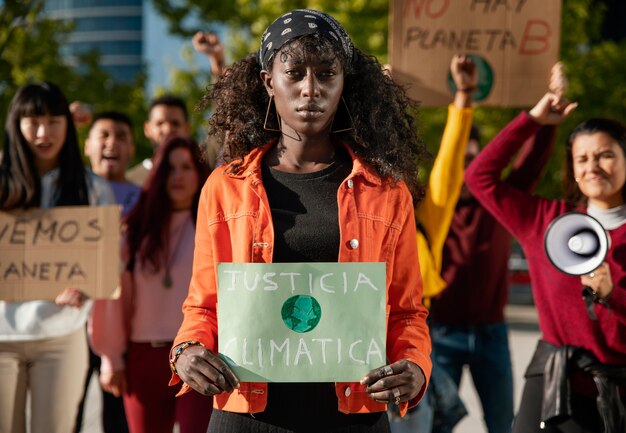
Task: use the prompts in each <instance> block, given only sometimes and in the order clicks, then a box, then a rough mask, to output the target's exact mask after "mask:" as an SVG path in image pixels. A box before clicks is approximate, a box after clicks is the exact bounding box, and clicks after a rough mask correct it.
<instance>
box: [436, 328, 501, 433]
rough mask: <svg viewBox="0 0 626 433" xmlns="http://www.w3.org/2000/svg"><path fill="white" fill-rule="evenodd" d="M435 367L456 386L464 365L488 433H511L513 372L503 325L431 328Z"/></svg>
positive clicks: (459, 380)
mask: <svg viewBox="0 0 626 433" xmlns="http://www.w3.org/2000/svg"><path fill="white" fill-rule="evenodd" d="M430 335H431V338H432V343H433V353H432V358H433V360H434V363H435V364H437V365H439V366H440V367H441V368H442V369H444V370H445V371H446V372H447V373H448V375H449V376H450V377H451V378H452V380H453V381H454V382H455V383H456V384H457V386H458V385H459V383H460V382H461V375H462V373H463V367H464V366H465V365H467V366H468V367H469V371H470V373H471V375H472V380H473V382H474V386H475V387H476V392H477V393H478V397H479V398H480V402H481V404H482V407H483V413H484V418H485V424H486V425H487V430H488V431H489V433H510V432H511V424H512V422H513V371H512V367H511V355H510V352H509V343H508V327H507V325H506V323H492V324H484V325H450V326H446V325H437V324H431V325H430Z"/></svg>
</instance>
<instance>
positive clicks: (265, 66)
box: [170, 10, 431, 433]
mask: <svg viewBox="0 0 626 433" xmlns="http://www.w3.org/2000/svg"><path fill="white" fill-rule="evenodd" d="M206 99H207V101H212V102H213V103H214V104H213V106H214V107H215V112H214V114H213V116H212V118H211V120H210V133H212V134H214V135H216V136H217V137H218V139H219V141H220V142H223V143H224V160H225V163H226V164H225V165H224V166H222V167H219V168H218V169H216V170H215V171H214V173H213V174H212V175H211V177H210V178H209V180H208V181H207V183H206V185H205V187H204V188H203V191H202V195H201V198H200V204H199V206H198V234H197V237H196V249H195V254H194V271H193V276H192V280H191V284H190V287H189V295H188V297H187V299H186V301H185V304H184V307H183V309H184V321H183V324H182V326H181V328H180V330H179V333H178V336H177V337H176V339H175V341H174V347H173V350H172V352H171V358H170V362H171V366H172V370H173V371H174V372H175V376H174V380H173V382H174V383H176V382H178V381H179V379H182V380H183V381H184V382H185V389H186V390H189V387H191V388H193V389H194V390H195V391H197V392H201V393H203V394H205V395H215V407H216V408H218V409H219V410H214V411H213V415H212V417H211V423H210V426H209V431H210V432H233V431H239V432H257V431H258V432H262V431H271V432H277V433H279V432H280V433H283V432H292V431H298V432H301V431H312V432H320V431H351V432H386V431H389V424H388V420H387V415H386V412H385V409H386V407H387V405H388V404H396V405H398V406H399V407H400V411H401V413H402V414H404V413H406V410H407V408H408V406H410V405H411V406H412V405H415V404H416V403H417V402H418V401H419V399H420V398H421V396H422V395H423V393H424V391H425V389H426V382H427V380H428V377H429V376H430V369H431V363H430V358H429V354H430V340H429V336H428V329H427V326H426V321H425V318H426V315H427V313H426V309H425V308H424V307H423V305H422V303H421V294H422V284H421V279H420V273H419V266H418V258H417V245H416V242H415V233H416V226H415V216H414V211H413V208H414V203H417V202H418V201H419V199H420V197H421V196H422V188H421V186H420V185H419V184H418V179H417V165H418V162H420V158H421V157H422V156H423V155H424V154H425V151H424V148H423V145H422V144H421V143H420V141H419V139H418V136H417V129H416V126H415V122H414V119H413V117H412V116H413V115H414V114H415V113H414V112H412V110H415V109H416V104H415V103H414V102H413V101H411V100H410V99H409V98H408V97H407V96H406V94H405V92H404V90H403V89H402V88H401V87H400V86H398V85H397V84H396V83H395V82H394V81H393V80H392V79H391V77H390V76H389V75H388V74H387V73H385V71H384V70H383V68H382V66H381V65H380V64H379V63H378V61H377V60H376V59H374V58H373V57H370V56H367V55H365V54H363V53H362V52H361V51H359V50H358V49H356V48H355V47H354V46H353V45H352V42H351V40H350V38H349V36H348V35H347V33H346V32H345V30H344V29H343V28H342V27H341V25H340V24H339V23H338V22H337V21H336V20H335V19H334V18H332V17H330V16H329V15H327V14H325V13H322V12H319V11H315V10H294V11H291V12H289V13H287V14H285V15H283V16H282V17H280V18H278V19H277V20H276V21H274V23H273V24H272V25H270V27H268V29H267V30H266V32H265V35H264V37H263V39H262V45H261V48H260V50H259V52H258V54H252V55H249V56H248V57H246V58H244V59H243V60H241V61H239V62H237V63H236V64H234V65H233V66H232V67H231V68H229V69H228V70H226V72H225V74H224V76H223V77H222V78H221V79H220V80H218V81H217V82H216V84H215V85H214V86H213V87H212V89H211V90H210V92H209V94H208V95H207V97H206ZM411 193H413V195H411ZM222 262H239V263H250V262H255V263H272V262H273V263H287V262H384V263H385V264H386V271H387V272H386V293H385V295H386V296H385V300H386V308H387V313H388V314H387V320H386V324H387V327H386V335H387V353H386V360H387V361H388V364H387V365H383V366H380V367H379V368H376V369H375V370H373V371H371V372H369V373H368V374H366V375H365V376H364V377H363V378H362V380H361V381H360V383H324V382H320V383H269V384H268V383H257V382H240V381H239V379H238V378H237V377H236V376H235V374H234V372H233V370H232V369H231V368H230V367H229V366H228V364H226V363H225V362H224V361H223V360H222V359H221V358H219V357H218V356H217V305H216V300H217V285H216V283H217V274H216V273H217V265H218V263H222ZM255 320H263V317H256V316H255ZM220 326H221V325H220ZM203 346H204V347H203Z"/></svg>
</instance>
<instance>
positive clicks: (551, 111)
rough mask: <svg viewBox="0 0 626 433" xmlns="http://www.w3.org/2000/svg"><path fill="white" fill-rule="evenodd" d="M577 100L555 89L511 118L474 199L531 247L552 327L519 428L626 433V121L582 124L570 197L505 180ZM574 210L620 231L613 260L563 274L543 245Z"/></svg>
mask: <svg viewBox="0 0 626 433" xmlns="http://www.w3.org/2000/svg"><path fill="white" fill-rule="evenodd" d="M575 107H576V105H575V104H571V103H569V102H567V101H564V100H563V99H562V98H560V97H559V96H557V95H555V94H552V93H548V94H546V95H545V96H544V97H543V98H542V99H541V100H540V101H539V102H538V103H537V105H535V106H534V107H533V108H532V109H531V110H530V111H529V112H527V113H526V112H524V113H521V114H520V115H519V116H518V117H517V118H516V119H515V120H513V121H512V122H511V123H510V124H509V125H507V126H506V127H505V128H504V129H503V130H502V131H501V132H500V133H499V134H498V135H497V136H496V137H495V138H494V139H493V140H492V142H491V143H490V144H489V145H488V146H487V147H486V148H485V150H484V151H483V152H481V154H480V155H479V156H478V157H477V158H476V159H475V160H474V162H473V163H472V164H471V165H470V166H469V168H468V169H467V172H466V178H465V180H466V184H467V186H468V187H469V188H470V190H471V191H472V193H473V194H474V195H475V197H476V198H477V199H478V200H479V201H480V202H481V203H482V205H483V206H485V208H487V209H488V210H489V211H490V212H491V213H492V214H493V215H494V216H495V218H497V219H498V221H499V222H500V223H501V224H503V225H504V226H505V227H506V228H507V229H508V230H509V231H510V232H511V233H512V234H513V235H514V236H515V237H516V238H517V239H518V240H519V242H520V244H521V245H522V247H523V249H524V252H525V254H526V257H527V259H528V263H529V270H530V276H531V281H532V288H533V295H534V298H535V303H536V305H537V310H538V313H539V324H540V327H541V331H542V334H543V337H542V340H540V341H539V344H538V346H537V349H536V352H535V355H534V356H533V359H532V360H531V363H530V365H529V367H528V369H527V371H526V374H525V378H526V383H525V386H524V392H523V395H522V401H521V405H520V408H519V411H518V414H517V416H516V419H515V422H514V424H513V432H514V433H516V432H524V433H528V432H590V433H591V432H594V433H597V432H603V431H604V432H624V431H626V421H625V420H626V415H625V411H624V401H625V397H624V396H625V395H626V386H625V384H626V267H625V264H626V248H625V247H624V245H625V244H626V205H625V204H624V203H625V200H624V198H625V192H624V183H625V180H626V156H625V155H626V127H625V126H624V125H622V124H620V123H619V122H617V121H614V120H609V119H591V120H588V121H586V122H583V123H581V124H580V125H578V126H577V127H576V128H575V129H574V131H573V132H572V133H571V134H570V136H569V138H568V141H567V147H566V149H567V151H566V175H567V179H566V185H567V190H568V195H567V197H566V198H565V199H563V200H550V199H546V198H542V197H538V196H534V195H531V194H528V193H526V192H523V191H520V190H517V189H515V188H514V187H512V186H510V185H509V184H507V183H505V182H503V181H501V180H500V179H501V174H502V171H503V170H504V169H505V168H506V166H507V165H508V163H509V162H510V161H511V159H512V158H513V156H514V155H515V154H516V152H517V151H518V150H519V149H520V147H521V146H522V145H523V143H524V142H525V141H526V140H527V139H528V138H530V137H532V136H534V135H535V134H537V133H538V131H539V130H540V129H541V128H542V126H544V125H555V124H559V123H561V122H562V121H563V120H564V119H565V118H566V117H567V116H568V115H569V114H570V113H571V112H572V110H573V109H574V108H575ZM573 210H576V211H579V212H582V213H586V214H588V215H591V216H593V217H594V218H595V219H597V220H598V221H599V222H600V223H601V224H602V226H603V227H604V229H605V230H607V232H608V234H609V236H610V238H611V245H610V247H609V248H608V252H607V254H606V258H605V260H604V262H603V263H602V264H601V265H600V266H599V267H598V268H597V269H594V270H593V271H592V272H590V273H588V274H585V275H582V276H573V275H568V274H566V273H563V272H561V271H559V270H558V269H557V268H556V267H555V266H553V264H552V263H551V261H550V259H549V258H548V256H547V254H546V252H545V250H544V235H545V233H546V230H547V229H548V227H549V226H550V224H551V222H552V221H553V220H555V219H556V218H557V217H559V216H561V215H563V214H565V213H567V212H569V211H573ZM566 247H567V245H564V248H566ZM581 284H582V285H584V286H588V287H589V288H590V290H591V293H592V295H593V298H592V303H591V305H590V307H589V308H590V309H592V310H593V314H590V313H589V312H588V311H587V308H586V306H585V302H583V301H582V300H581ZM592 316H595V317H592Z"/></svg>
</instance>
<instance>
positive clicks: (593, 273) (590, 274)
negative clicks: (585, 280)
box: [589, 272, 596, 280]
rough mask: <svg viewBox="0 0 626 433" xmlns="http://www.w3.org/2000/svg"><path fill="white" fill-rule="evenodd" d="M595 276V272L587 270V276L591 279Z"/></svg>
mask: <svg viewBox="0 0 626 433" xmlns="http://www.w3.org/2000/svg"><path fill="white" fill-rule="evenodd" d="M595 276H596V273H595V272H589V278H591V279H592V280H593V278H594V277H595Z"/></svg>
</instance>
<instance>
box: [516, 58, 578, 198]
mask: <svg viewBox="0 0 626 433" xmlns="http://www.w3.org/2000/svg"><path fill="white" fill-rule="evenodd" d="M567 87H568V81H567V77H566V76H565V71H564V69H563V64H562V63H561V62H558V63H556V64H555V65H554V66H553V67H552V69H551V71H550V82H549V84H548V88H549V89H550V92H551V93H553V94H554V95H556V96H557V97H558V98H559V103H558V107H559V108H561V109H562V108H564V106H565V105H567V100H566V99H565V93H566V92H567ZM556 131H557V128H556V126H555V125H544V126H542V127H541V129H539V131H538V132H537V134H536V135H535V137H534V138H533V139H529V140H527V141H526V143H525V144H524V146H523V147H522V150H521V151H520V153H519V155H518V157H517V158H516V159H515V162H514V163H513V167H512V170H511V172H510V173H509V176H508V178H507V182H508V183H509V184H510V185H512V186H514V187H515V188H518V189H521V190H524V191H530V192H532V191H534V190H535V188H536V187H537V184H538V183H539V179H540V176H541V173H542V172H543V169H544V168H545V166H546V164H547V162H548V159H550V155H551V154H552V149H553V148H554V143H555V141H556Z"/></svg>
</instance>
